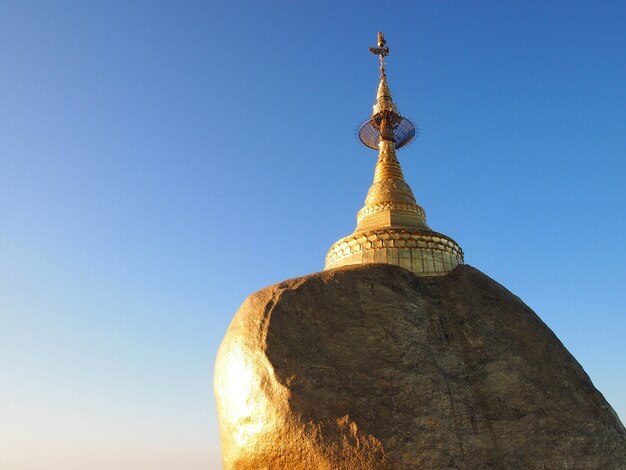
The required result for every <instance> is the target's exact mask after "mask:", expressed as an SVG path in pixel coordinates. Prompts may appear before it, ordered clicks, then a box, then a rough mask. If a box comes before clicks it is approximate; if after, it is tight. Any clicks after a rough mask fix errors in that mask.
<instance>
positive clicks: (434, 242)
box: [324, 33, 463, 276]
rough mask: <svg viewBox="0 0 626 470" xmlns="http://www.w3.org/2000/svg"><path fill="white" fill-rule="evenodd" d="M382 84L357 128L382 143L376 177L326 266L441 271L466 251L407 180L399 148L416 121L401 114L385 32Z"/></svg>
mask: <svg viewBox="0 0 626 470" xmlns="http://www.w3.org/2000/svg"><path fill="white" fill-rule="evenodd" d="M370 51H372V53H374V54H376V55H378V56H380V84H379V85H378V92H377V94H376V104H375V105H374V110H373V112H372V116H371V117H370V119H369V120H368V121H366V122H365V123H364V124H363V125H362V126H361V129H360V131H359V137H360V139H361V141H362V142H363V144H364V145H366V146H368V147H371V148H377V149H378V162H377V163H376V170H375V173H374V183H373V184H372V186H371V187H370V189H369V191H368V192H367V197H366V198H365V206H364V207H363V208H362V209H361V210H360V211H359V212H358V214H357V226H356V230H355V231H354V233H352V234H351V235H348V236H347V237H344V238H342V239H341V240H339V241H337V242H336V243H335V244H334V245H333V246H332V247H331V248H330V250H329V251H328V254H327V255H326V266H325V268H324V269H325V270H327V269H333V268H337V267H340V266H347V265H352V264H369V263H385V264H395V265H396V266H400V267H402V268H405V269H408V270H409V271H412V272H414V273H415V274H417V275H418V276H441V275H444V274H447V273H448V272H450V271H452V269H454V268H455V267H456V266H457V265H459V264H463V251H462V250H461V248H460V247H459V245H458V244H457V243H456V242H455V241H454V240H452V239H451V238H450V237H448V236H446V235H443V234H441V233H437V232H435V231H433V230H431V229H430V228H429V227H428V225H427V224H426V214H425V212H424V209H423V208H422V207H421V206H419V205H418V204H417V202H415V197H414V196H413V191H411V188H410V187H409V185H408V184H407V183H406V181H405V180H404V176H403V174H402V169H401V168H400V163H399V162H398V159H397V157H396V149H399V148H401V147H403V146H404V145H406V144H407V143H409V142H410V141H411V140H412V139H413V137H414V136H415V126H414V125H413V124H412V123H411V122H410V121H409V120H408V119H406V118H404V117H402V116H401V115H400V113H399V112H398V109H397V108H396V105H395V104H394V103H393V99H392V97H391V90H390V89H389V85H388V84H387V75H386V72H385V57H386V56H387V55H388V54H389V48H388V47H387V44H386V41H385V39H384V36H383V33H378V47H377V48H370Z"/></svg>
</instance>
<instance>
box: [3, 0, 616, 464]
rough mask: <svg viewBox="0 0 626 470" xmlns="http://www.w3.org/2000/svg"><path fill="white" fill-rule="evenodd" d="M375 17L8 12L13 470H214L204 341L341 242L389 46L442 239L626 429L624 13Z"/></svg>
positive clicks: (422, 185)
mask: <svg viewBox="0 0 626 470" xmlns="http://www.w3.org/2000/svg"><path fill="white" fill-rule="evenodd" d="M384 5H385V4H384V3H381V2H365V1H360V2H309V3H303V2H237V3H234V2H233V3H227V2H215V3H213V2H191V1H190V2H183V3H179V2H148V1H143V2H142V1H134V2H119V1H113V2H102V1H92V2H79V1H65V2H62V3H59V2H37V1H25V2H17V1H4V2H2V3H0V64H1V70H2V73H0V131H1V134H0V135H1V139H0V170H1V171H0V216H1V218H2V219H1V221H0V357H1V358H2V359H3V366H2V374H0V442H3V443H4V444H5V445H4V446H3V447H4V448H5V451H3V452H2V453H1V455H0V467H1V468H6V469H10V470H27V469H28V470H30V469H32V470H35V469H41V468H46V469H48V470H56V469H59V470H61V469H63V470H72V469H84V468H90V469H91V470H94V469H95V470H97V469H111V468H116V469H118V470H125V469H129V470H130V469H133V470H137V469H149V470H160V469H174V468H176V469H181V468H184V469H186V470H194V469H219V468H221V467H220V463H219V460H220V458H219V437H218V428H217V421H216V416H215V404H214V400H213V392H212V373H213V362H214V359H215V354H216V351H217V348H218V346H219V343H220V341H221V338H222V337H223V335H224V333H225V331H226V329H227V327H228V324H229V322H230V320H231V318H232V315H233V314H234V312H235V311H236V309H237V308H238V306H239V305H240V304H241V302H242V301H243V300H244V299H245V297H246V296H247V295H249V294H250V293H252V292H254V291H256V290H258V289H260V288H262V287H264V286H266V285H269V284H273V283H275V282H279V281H281V280H284V279H287V278H291V277H296V276H300V275H304V274H308V273H311V272H315V271H319V270H321V269H322V268H323V261H324V256H325V254H326V251H327V249H328V248H329V247H330V245H331V244H332V243H333V242H334V241H336V240H337V239H339V238H340V237H342V236H344V235H347V234H348V233H351V232H352V230H353V229H354V226H355V216H356V212H357V211H358V210H359V209H360V207H361V206H362V204H363V201H364V198H365V194H366V191H367V188H368V187H369V185H370V183H371V180H372V176H373V169H374V164H375V156H376V154H375V152H374V151H372V150H369V149H366V148H365V147H363V146H361V145H360V144H359V143H358V141H357V139H356V138H355V129H356V127H357V125H358V124H359V123H360V122H362V121H363V120H364V119H366V118H367V116H368V115H369V113H370V112H371V105H372V104H373V100H374V96H375V90H376V85H377V73H378V72H377V61H376V58H374V57H373V56H372V55H371V54H370V53H369V52H368V50H367V48H368V47H369V46H373V45H374V44H375V39H376V32H377V31H380V30H382V31H384V32H385V34H386V37H387V39H388V42H389V45H390V47H391V55H390V57H389V60H388V74H389V82H390V85H391V88H392V91H393V92H394V97H395V100H396V103H397V104H398V107H399V109H400V111H401V112H402V113H403V114H404V115H406V116H407V117H408V118H410V119H412V120H413V121H414V122H416V123H417V124H418V125H419V126H420V128H421V130H422V135H421V136H420V137H419V139H418V140H417V141H416V142H415V143H414V144H413V145H412V146H410V147H408V148H407V149H406V150H403V151H401V152H400V153H399V157H400V161H401V163H402V165H403V169H404V172H405V176H406V179H407V181H408V182H409V184H410V185H411V186H412V188H413V191H414V193H415V195H416V198H417V200H418V202H419V203H420V204H422V205H423V206H424V208H425V210H426V213H427V216H428V221H429V223H430V225H431V227H433V228H434V229H435V230H438V231H441V232H443V233H446V234H448V235H450V236H451V237H453V238H454V239H455V240H456V241H457V242H459V244H460V245H461V246H462V247H463V249H464V251H465V253H466V261H467V263H469V264H471V265H473V266H475V267H477V268H478V269H480V270H482V271H483V272H485V273H486V274H488V275H489V276H491V277H493V278H494V279H496V280H497V281H498V282H500V283H502V284H503V285H505V286H506V287H507V288H509V289H510V290H511V291H513V292H514V293H515V294H516V295H518V296H520V297H521V298H522V299H523V300H524V301H525V302H526V303H527V304H528V305H529V306H530V307H531V308H533V309H534V310H535V311H536V312H537V313H538V314H539V315H540V316H541V318H542V319H543V320H544V321H545V322H546V323H547V324H548V325H549V326H550V327H551V328H552V329H553V330H554V332H555V333H556V334H557V335H558V337H559V338H560V339H561V341H562V342H563V343H564V344H565V346H566V347H567V348H568V349H569V350H570V352H572V354H573V355H574V356H575V357H576V358H577V359H578V361H579V362H580V363H581V364H582V366H583V367H584V368H585V370H586V371H587V373H588V374H589V375H590V377H591V379H592V380H593V382H594V384H595V385H596V387H597V388H598V389H599V390H600V391H601V392H602V393H603V394H604V395H605V397H606V398H607V399H608V401H609V402H610V403H611V405H612V406H613V407H614V408H615V410H616V411H617V412H618V414H619V415H620V416H621V418H622V421H626V394H625V393H624V390H625V389H626V373H625V372H626V369H625V366H624V363H625V362H624V360H625V359H626V343H625V342H624V335H625V333H626V318H625V316H624V313H625V310H626V309H625V307H626V300H625V296H624V287H625V282H626V250H625V249H624V246H623V240H624V239H625V238H626V221H625V219H626V218H625V217H624V206H625V203H626V189H625V184H624V179H625V176H626V163H625V156H626V86H625V84H626V61H625V60H624V50H626V31H625V29H624V20H625V19H626V4H624V2H620V1H606V2H601V3H599V4H598V3H596V4H593V3H589V2H581V1H567V2H565V1H553V2H530V3H529V2H521V1H511V2H496V1H479V2H463V1H461V2H452V1H437V2H434V1H431V2H393V3H390V6H389V7H385V6H384ZM7 449H8V452H7V451H6V450H7Z"/></svg>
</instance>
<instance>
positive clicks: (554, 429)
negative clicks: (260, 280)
mask: <svg viewBox="0 0 626 470" xmlns="http://www.w3.org/2000/svg"><path fill="white" fill-rule="evenodd" d="M215 394H216V397H217V403H218V412H219V419H220V430H221V440H222V450H223V458H224V468H225V469H226V470H231V469H233V470H234V469H237V470H241V469H250V470H252V469H254V470H260V469H280V470H285V469H292V470H299V469H312V470H319V469H322V470H323V469H333V470H334V469H342V470H350V469H354V470H357V469H358V470H363V469H403V470H404V469H600V468H602V469H622V468H626V431H625V430H624V426H623V425H622V424H621V423H620V422H619V420H618V418H617V416H616V415H615V413H614V411H613V410H612V409H611V407H610V406H609V404H608V403H607V402H606V401H605V399H604V397H603V396H602V394H601V393H600V392H598V391H597V390H596V389H595V388H594V386H593V384H592V383H591V381H590V380H589V377H588V376H587V375H586V374H585V372H584V371H583V369H582V368H581V367H580V365H579V364H578V363H577V362H576V360H575V359H574V358H573V357H572V356H571V355H570V354H569V353H568V351H567V350H566V349H565V348H564V347H563V345H562V344H561V343H560V342H559V340H558V339H557V338H556V337H555V335H554V334H553V333H552V332H551V331H550V329H549V328H548V327H547V326H546V325H545V324H544V323H543V322H542V321H541V320H540V319H539V318H538V317H537V315H535V313H533V312H532V311H531V310H530V309H529V308H528V307H527V306H526V305H524V303H523V302H522V301H521V300H520V299H519V298H517V297H516V296H514V295H513V294H511V293H510V292H509V291H507V290H506V289H505V288H504V287H502V286H501V285H499V284H498V283H496V282H494V281H493V280H491V279H490V278H488V277H487V276H485V275H484V274H482V273H480V272H479V271H477V270H476V269H473V268H471V267H469V266H465V265H461V266H458V267H457V268H456V269H454V270H453V271H452V272H451V273H450V274H448V275H447V276H442V277H433V278H424V277H417V276H416V275H414V274H412V273H410V272H409V271H406V270H404V269H402V268H399V267H396V266H393V265H378V264H369V265H364V266H354V267H346V268H341V269H336V270H330V271H325V272H323V273H317V274H313V275H310V276H306V277H302V278H298V279H293V280H290V281H286V282H283V283H281V284H276V285H273V286H270V287H268V288H266V289H264V290H262V291H260V292H257V293H256V294H254V295H252V296H250V297H249V298H248V299H247V300H246V301H245V302H244V304H243V305H242V306H241V308H240V309H239V311H238V312H237V314H236V315H235V318H234V319H233V322H232V324H231V326H230V329H229V330H228V332H227V334H226V337H225V339H224V341H223V343H222V346H221V348H220V352H219V355H218V359H217V364H216V373H215Z"/></svg>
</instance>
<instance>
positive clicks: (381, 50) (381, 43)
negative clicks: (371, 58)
mask: <svg viewBox="0 0 626 470" xmlns="http://www.w3.org/2000/svg"><path fill="white" fill-rule="evenodd" d="M370 52H371V53H372V54H374V55H377V56H379V57H380V78H381V80H382V78H383V77H385V57H387V56H388V55H389V46H387V41H385V35H384V34H383V33H382V32H379V33H378V47H370Z"/></svg>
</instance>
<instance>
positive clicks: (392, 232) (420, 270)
mask: <svg viewBox="0 0 626 470" xmlns="http://www.w3.org/2000/svg"><path fill="white" fill-rule="evenodd" d="M370 263H384V264H393V265H396V266H400V267H401V268H404V269H408V270H409V271H412V272H413V273H415V274H417V275H419V276H441V275H444V274H447V273H449V272H450V271H452V270H453V269H454V268H455V267H457V266H458V265H459V264H463V251H462V250H461V248H460V247H459V245H457V243H456V242H455V241H454V240H452V239H451V238H449V237H447V236H445V235H443V234H441V233H437V232H433V231H430V230H419V229H414V228H403V227H398V228H393V227H390V228H385V229H378V230H364V231H361V232H355V233H353V234H352V235H349V236H347V237H345V238H342V239H341V240H339V241H338V242H336V243H335V244H334V245H333V246H332V247H331V248H330V250H329V251H328V254H327V255H326V265H325V267H324V269H333V268H338V267H340V266H348V265H352V264H370Z"/></svg>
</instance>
